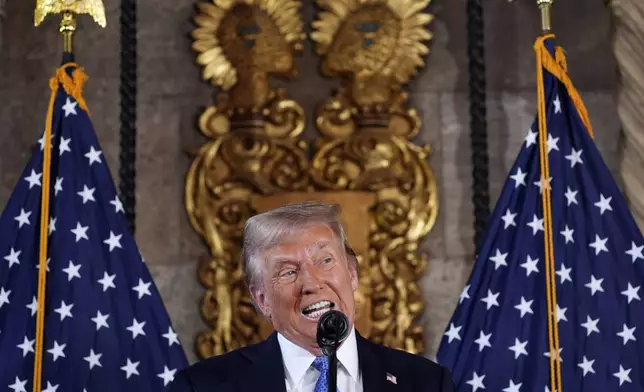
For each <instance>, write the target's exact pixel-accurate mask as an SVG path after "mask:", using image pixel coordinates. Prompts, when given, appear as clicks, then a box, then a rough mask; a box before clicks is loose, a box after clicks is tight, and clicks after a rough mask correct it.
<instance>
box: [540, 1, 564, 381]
mask: <svg viewBox="0 0 644 392" xmlns="http://www.w3.org/2000/svg"><path fill="white" fill-rule="evenodd" d="M553 2H554V0H537V6H538V7H539V10H540V11H541V32H542V36H541V37H540V38H539V39H538V40H537V44H536V45H535V50H536V52H537V102H538V119H539V132H538V135H539V153H540V167H541V184H542V187H543V192H542V194H541V197H542V205H543V226H544V233H543V238H544V264H545V274H546V299H547V307H548V315H547V320H548V346H549V350H548V352H549V353H550V355H549V357H550V387H551V390H552V391H557V392H563V391H562V389H563V387H562V383H563V381H562V379H561V359H560V357H559V347H560V346H559V328H558V320H557V307H556V305H557V288H556V285H557V282H556V279H555V262H554V258H555V256H554V239H553V234H552V201H551V194H550V193H551V189H550V186H549V184H550V182H549V178H550V167H549V166H550V164H549V156H548V152H549V149H548V146H547V141H546V139H547V138H546V134H547V133H548V130H547V118H546V117H547V115H546V113H547V110H546V106H545V103H546V97H545V85H544V77H543V53H544V52H545V51H546V49H545V47H543V45H544V40H545V39H547V38H551V37H553V34H552V23H551V22H552V21H551V13H550V11H551V9H552V4H553Z"/></svg>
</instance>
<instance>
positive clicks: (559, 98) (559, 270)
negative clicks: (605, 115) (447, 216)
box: [437, 39, 644, 392]
mask: <svg viewBox="0 0 644 392" xmlns="http://www.w3.org/2000/svg"><path fill="white" fill-rule="evenodd" d="M546 47H547V48H548V51H549V52H553V46H552V43H551V40H550V39H548V40H547V41H546ZM540 71H543V75H544V91H545V95H544V96H545V104H546V106H545V107H546V119H547V123H546V124H547V126H546V128H547V144H546V146H545V147H546V148H547V151H548V160H549V165H550V176H549V179H548V180H547V181H546V180H544V181H543V185H542V182H541V181H540V178H541V166H540V143H539V136H538V130H539V125H538V122H537V121H535V123H534V124H533V125H532V126H531V127H530V129H529V132H528V134H527V136H526V138H525V141H524V143H523V144H522V147H521V150H520V152H519V156H518V158H517V159H516V161H515V163H514V165H513V167H512V168H511V170H510V174H509V177H508V179H507V181H506V183H505V185H504V187H503V190H502V193H501V195H500V197H499V200H498V201H497V204H496V207H495V209H494V212H493V215H492V217H491V220H490V224H489V227H488V233H487V236H486V239H485V241H484V244H483V245H482V247H481V250H480V252H479V254H478V255H477V257H476V262H475V265H474V268H473V271H472V274H471V276H470V278H469V281H468V282H467V285H466V286H465V288H464V289H463V290H462V293H461V295H460V298H459V300H458V304H457V307H456V310H455V312H454V314H453V316H452V319H451V320H450V322H449V323H448V326H447V328H446V331H445V334H444V336H443V338H442V341H441V345H440V348H439V352H438V355H437V359H438V361H439V362H440V363H442V364H443V365H445V366H447V367H448V368H449V369H450V370H451V372H452V374H453V379H454V382H455V384H456V386H457V390H458V391H459V392H471V391H474V392H476V391H479V392H480V391H503V392H544V391H550V390H551V389H552V388H551V383H550V357H549V356H550V345H549V337H548V318H547V298H546V278H545V264H544V213H543V205H542V196H541V192H542V191H543V188H544V187H545V186H549V187H550V190H551V206H552V235H553V239H554V246H553V249H554V263H555V269H554V274H555V275H554V278H555V285H556V301H557V302H556V308H555V309H556V312H555V313H556V319H557V325H558V329H559V347H560V350H559V355H560V358H561V362H560V364H561V379H562V390H563V391H570V392H572V391H575V392H606V391H620V392H621V391H623V392H635V391H639V392H641V391H644V305H643V304H642V300H641V296H642V290H641V287H642V285H643V283H644V255H643V251H644V239H643V238H642V233H641V232H640V230H639V229H638V227H637V226H636V223H635V221H634V219H633V217H632V215H631V213H630V211H629V210H628V207H627V204H626V202H625V200H624V198H623V196H622V194H621V193H620V190H619V189H618V187H617V185H616V183H615V181H614V180H613V178H612V177H611V174H610V172H609V170H608V169H607V167H606V165H605V164H604V162H603V160H602V158H601V156H600V154H599V152H598V150H597V147H596V146H595V144H594V141H593V140H592V138H591V137H590V135H589V131H588V129H587V127H586V126H584V123H583V122H582V120H581V117H580V114H579V112H578V110H577V109H576V107H575V105H574V104H573V101H572V99H571V95H570V94H571V91H569V90H568V89H567V88H566V86H565V85H564V84H563V83H562V82H561V81H559V80H558V79H557V78H555V77H554V76H553V75H552V74H551V73H549V72H548V71H547V70H545V69H543V70H540ZM615 137H617V135H615ZM553 325H554V323H553Z"/></svg>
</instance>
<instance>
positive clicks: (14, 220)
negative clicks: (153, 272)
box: [0, 89, 187, 392]
mask: <svg viewBox="0 0 644 392" xmlns="http://www.w3.org/2000/svg"><path fill="white" fill-rule="evenodd" d="M52 131H53V135H52V139H51V142H52V143H51V146H52V150H51V151H52V155H51V156H52V160H51V162H52V164H51V169H52V171H51V173H52V174H51V196H50V197H51V203H50V205H51V207H50V218H49V240H48V241H49V247H48V256H49V257H48V260H47V284H46V302H45V339H44V354H43V355H44V356H43V360H44V365H43V391H46V392H54V391H77V392H100V391H114V390H117V391H137V392H139V391H159V390H163V389H164V387H166V386H168V385H169V384H170V382H171V380H172V379H173V377H174V375H175V373H176V372H177V371H178V370H180V369H182V368H184V367H186V366H187V361H186V358H185V354H184V352H183V348H182V346H181V344H180V342H179V339H178V336H177V334H176V333H175V332H174V330H173V328H172V325H171V322H170V319H169V317H168V314H167V312H166V309H165V308H164V306H163V303H162V301H161V297H160V295H159V293H158V291H157V288H156V286H155V284H154V282H153V280H152V278H151V276H150V273H149V271H148V269H147V267H146V265H145V263H144V262H143V259H142V257H141V255H140V253H139V251H138V249H137V246H136V244H135V242H134V239H133V238H132V236H131V235H130V234H129V232H128V228H127V224H126V221H125V218H124V214H123V206H122V204H121V202H120V201H119V199H118V197H117V194H116V189H115V186H114V182H113V180H112V177H111V174H110V172H109V170H108V167H107V165H106V163H105V159H104V156H103V153H102V151H101V148H100V146H99V143H98V140H97V138H96V135H95V134H94V130H93V128H92V124H91V121H90V118H89V116H88V115H87V113H86V112H85V111H84V110H83V109H81V108H80V106H79V104H78V102H76V101H75V100H74V99H73V98H72V97H70V96H68V95H67V94H66V93H65V92H64V91H63V90H62V89H59V91H58V93H57V97H56V101H55V108H54V116H53V128H52ZM44 144H45V143H44V136H43V138H41V139H40V140H39V146H36V151H35V153H34V154H33V156H32V158H31V160H30V161H29V163H28V164H27V166H26V168H25V170H24V172H23V175H22V177H21V179H20V180H19V182H18V184H17V185H16V187H15V190H14V192H13V194H12V196H11V198H10V200H9V201H8V203H7V206H6V208H5V210H4V212H3V214H2V216H1V217H0V232H1V233H2V236H1V237H0V353H2V354H1V355H0V390H3V391H4V390H13V391H23V392H24V391H27V390H31V388H32V386H31V383H32V377H33V366H34V349H35V347H34V344H35V330H36V311H37V306H38V305H37V298H36V297H37V286H38V258H39V251H38V248H39V238H40V234H39V232H40V202H41V190H42V175H43V174H42V171H43V169H42V165H43V153H42V152H43V148H44ZM7 388H8V389H7Z"/></svg>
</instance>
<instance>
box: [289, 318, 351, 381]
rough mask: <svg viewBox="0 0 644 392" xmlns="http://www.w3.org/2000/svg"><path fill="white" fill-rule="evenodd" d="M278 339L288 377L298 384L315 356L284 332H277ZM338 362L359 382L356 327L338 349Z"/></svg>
mask: <svg viewBox="0 0 644 392" xmlns="http://www.w3.org/2000/svg"><path fill="white" fill-rule="evenodd" d="M277 340H278V342H279V345H280V350H281V351H282V359H283V361H284V367H285V370H286V372H285V373H286V377H287V378H289V379H290V381H291V382H292V383H293V384H294V385H297V383H299V382H300V380H301V379H302V377H304V374H305V373H306V371H307V370H308V369H309V368H310V367H311V364H312V363H313V361H314V360H315V356H314V355H313V354H311V353H310V352H308V351H306V350H305V349H303V348H302V347H300V346H298V345H297V344H294V343H293V342H291V341H290V340H288V339H286V338H285V337H284V336H283V335H282V334H280V333H278V334H277ZM338 362H339V363H340V364H341V365H342V366H343V367H344V368H345V369H346V370H347V372H348V373H349V375H350V376H351V379H352V380H353V382H356V383H357V382H358V374H359V371H358V344H357V342H356V335H355V328H351V332H350V333H349V336H348V337H347V339H346V340H345V341H344V342H343V343H342V346H340V348H339V349H338Z"/></svg>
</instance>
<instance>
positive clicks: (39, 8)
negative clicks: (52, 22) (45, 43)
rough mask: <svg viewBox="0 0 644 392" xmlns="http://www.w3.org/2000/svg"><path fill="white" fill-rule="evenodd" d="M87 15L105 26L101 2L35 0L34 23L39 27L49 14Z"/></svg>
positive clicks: (99, 0) (89, 0)
mask: <svg viewBox="0 0 644 392" xmlns="http://www.w3.org/2000/svg"><path fill="white" fill-rule="evenodd" d="M65 12H70V13H73V14H89V15H90V16H91V17H92V18H94V21H96V23H97V24H98V25H99V26H101V27H105V26H106V25H107V20H106V18H105V7H104V6H103V1H102V0H37V1H36V10H35V13H34V23H35V25H36V26H39V25H40V24H41V23H42V21H43V20H45V17H46V16H47V15H49V14H64V13H65Z"/></svg>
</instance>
